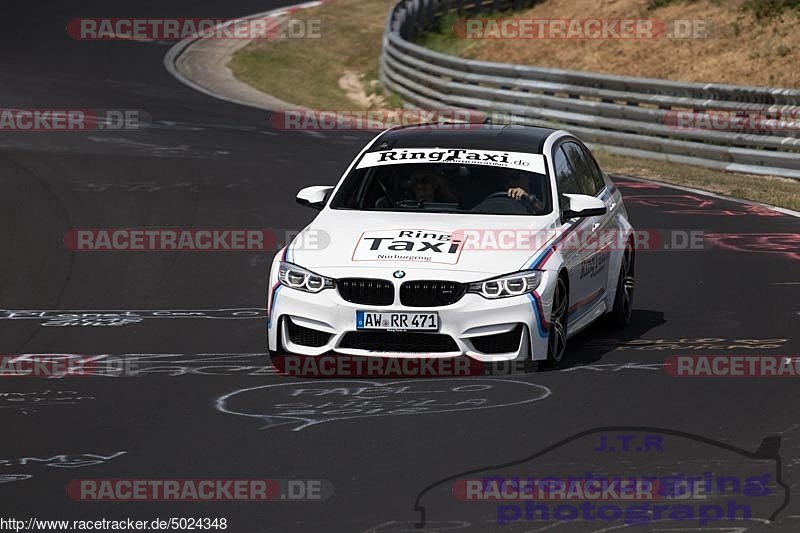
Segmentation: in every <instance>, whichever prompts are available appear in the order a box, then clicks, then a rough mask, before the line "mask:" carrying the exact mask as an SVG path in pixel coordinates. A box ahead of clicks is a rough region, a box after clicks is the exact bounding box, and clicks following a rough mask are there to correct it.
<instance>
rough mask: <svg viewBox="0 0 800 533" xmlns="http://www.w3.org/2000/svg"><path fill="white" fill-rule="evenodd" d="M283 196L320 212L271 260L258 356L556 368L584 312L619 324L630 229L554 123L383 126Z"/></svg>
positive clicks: (630, 277) (598, 175)
mask: <svg viewBox="0 0 800 533" xmlns="http://www.w3.org/2000/svg"><path fill="white" fill-rule="evenodd" d="M462 126H465V125H462ZM297 201H298V202H299V203H301V204H303V205H306V206H309V207H312V208H314V209H318V210H319V211H320V213H319V215H318V216H317V217H316V218H315V219H314V221H313V222H312V223H311V224H309V225H308V226H307V227H306V228H305V229H304V230H303V231H302V232H300V234H299V235H298V236H297V237H296V238H295V239H294V240H293V241H292V242H290V243H289V244H288V245H287V246H286V247H284V248H283V249H282V250H280V251H279V252H278V254H277V255H276V256H275V259H274V261H273V263H272V268H271V271H270V274H269V287H270V289H269V294H268V299H267V300H268V301H267V307H268V324H267V330H268V335H267V337H268V342H269V349H270V352H272V353H293V354H303V355H309V356H314V355H321V354H324V353H329V352H335V353H342V354H350V355H363V356H383V357H454V356H463V355H466V356H468V357H471V358H474V359H477V360H479V361H483V362H496V361H509V360H515V361H521V362H525V363H527V362H533V361H547V362H548V363H549V364H550V365H557V364H558V363H560V362H561V360H562V358H563V357H564V352H565V348H566V344H567V339H568V338H569V337H570V336H572V335H574V334H575V333H577V332H579V331H580V330H582V329H584V328H586V327H587V326H588V325H590V324H591V323H593V322H595V321H596V320H598V319H600V318H604V317H605V319H606V320H608V322H610V323H612V324H615V325H617V326H624V325H626V324H627V323H628V322H629V321H630V317H631V305H632V298H633V287H634V246H633V244H634V243H633V230H632V228H631V225H630V223H629V222H628V218H627V214H626V211H625V207H624V205H623V203H622V198H621V196H620V193H619V191H618V190H617V188H616V187H615V186H614V184H613V183H612V182H611V180H610V179H609V178H608V176H607V175H606V174H604V173H603V172H602V171H601V169H600V167H599V166H598V164H597V162H596V161H595V159H594V157H593V156H592V154H591V152H590V151H589V150H588V149H587V148H586V146H585V145H584V144H583V143H581V142H580V141H579V140H578V139H577V138H576V137H574V136H572V135H570V134H569V133H568V132H565V131H556V130H550V129H545V128H532V127H525V126H500V125H468V126H467V127H461V128H459V127H456V126H453V127H442V126H440V125H437V126H415V127H403V128H395V129H391V130H388V131H385V132H383V133H381V134H380V135H378V136H377V137H376V138H375V139H373V140H372V141H371V142H370V143H369V144H368V145H367V146H366V147H365V148H364V149H363V150H362V152H361V153H360V154H358V156H357V157H356V158H355V160H354V161H353V162H352V164H351V165H350V167H349V168H348V169H347V171H346V172H345V173H344V176H342V178H341V179H340V180H339V182H338V183H337V184H336V185H335V186H315V187H308V188H305V189H303V190H301V191H300V192H299V193H298V195H297ZM311 234H314V235H317V236H319V235H324V236H325V238H324V239H316V241H315V242H317V243H319V242H324V243H325V244H324V246H319V245H317V246H309V245H308V244H307V243H309V242H312V239H308V238H307V237H308V236H309V235H311Z"/></svg>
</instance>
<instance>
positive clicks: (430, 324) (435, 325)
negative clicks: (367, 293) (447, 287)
mask: <svg viewBox="0 0 800 533" xmlns="http://www.w3.org/2000/svg"><path fill="white" fill-rule="evenodd" d="M356 329H388V330H398V331H437V330H438V329H439V314H438V313H383V312H374V311H356Z"/></svg>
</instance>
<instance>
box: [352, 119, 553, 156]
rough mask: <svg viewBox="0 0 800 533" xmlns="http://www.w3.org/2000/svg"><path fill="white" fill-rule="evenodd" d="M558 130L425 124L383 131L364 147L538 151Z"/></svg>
mask: <svg viewBox="0 0 800 533" xmlns="http://www.w3.org/2000/svg"><path fill="white" fill-rule="evenodd" d="M556 131H558V130H554V129H551V128H535V127H532V126H522V125H517V124H513V125H512V124H466V123H461V124H459V123H454V124H428V125H419V126H405V127H400V128H394V129H391V130H388V131H386V132H385V133H384V134H383V135H381V136H380V137H379V138H378V139H377V140H376V141H375V143H373V145H372V146H371V147H370V148H369V150H368V151H370V152H372V151H378V150H388V149H393V148H394V149H397V148H471V149H475V150H503V151H508V152H527V153H534V154H541V153H542V149H543V147H544V143H545V141H546V140H547V138H548V137H550V135H552V134H553V133H555V132H556Z"/></svg>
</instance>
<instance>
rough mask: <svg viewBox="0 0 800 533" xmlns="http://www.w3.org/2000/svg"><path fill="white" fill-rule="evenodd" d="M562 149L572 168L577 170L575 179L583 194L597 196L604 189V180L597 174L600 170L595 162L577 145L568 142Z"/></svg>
mask: <svg viewBox="0 0 800 533" xmlns="http://www.w3.org/2000/svg"><path fill="white" fill-rule="evenodd" d="M562 147H563V148H564V151H565V152H566V154H567V159H569V162H570V164H571V165H572V168H574V169H575V177H576V180H577V182H578V185H579V187H580V189H581V193H582V194H588V195H589V196H595V195H596V194H597V193H598V192H600V189H602V188H603V179H602V177H600V176H599V175H598V174H597V173H598V169H597V168H596V167H595V165H594V162H593V161H591V160H590V159H589V158H588V156H587V155H586V154H584V152H583V149H582V148H581V147H580V146H578V145H577V144H575V143H570V142H567V143H564V144H563V145H562Z"/></svg>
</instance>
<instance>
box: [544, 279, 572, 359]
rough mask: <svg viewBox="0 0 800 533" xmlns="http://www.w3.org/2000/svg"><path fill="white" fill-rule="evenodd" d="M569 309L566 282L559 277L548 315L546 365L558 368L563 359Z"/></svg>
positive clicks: (565, 347)
mask: <svg viewBox="0 0 800 533" xmlns="http://www.w3.org/2000/svg"><path fill="white" fill-rule="evenodd" d="M568 309H569V290H568V288H567V280H566V279H565V278H564V276H559V277H558V280H557V281H556V288H555V291H554V292H553V308H552V313H551V314H550V334H549V335H548V338H547V363H548V365H550V366H558V365H559V364H560V363H561V361H562V360H563V359H564V352H565V351H566V349H567V315H568V313H567V310H568Z"/></svg>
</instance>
